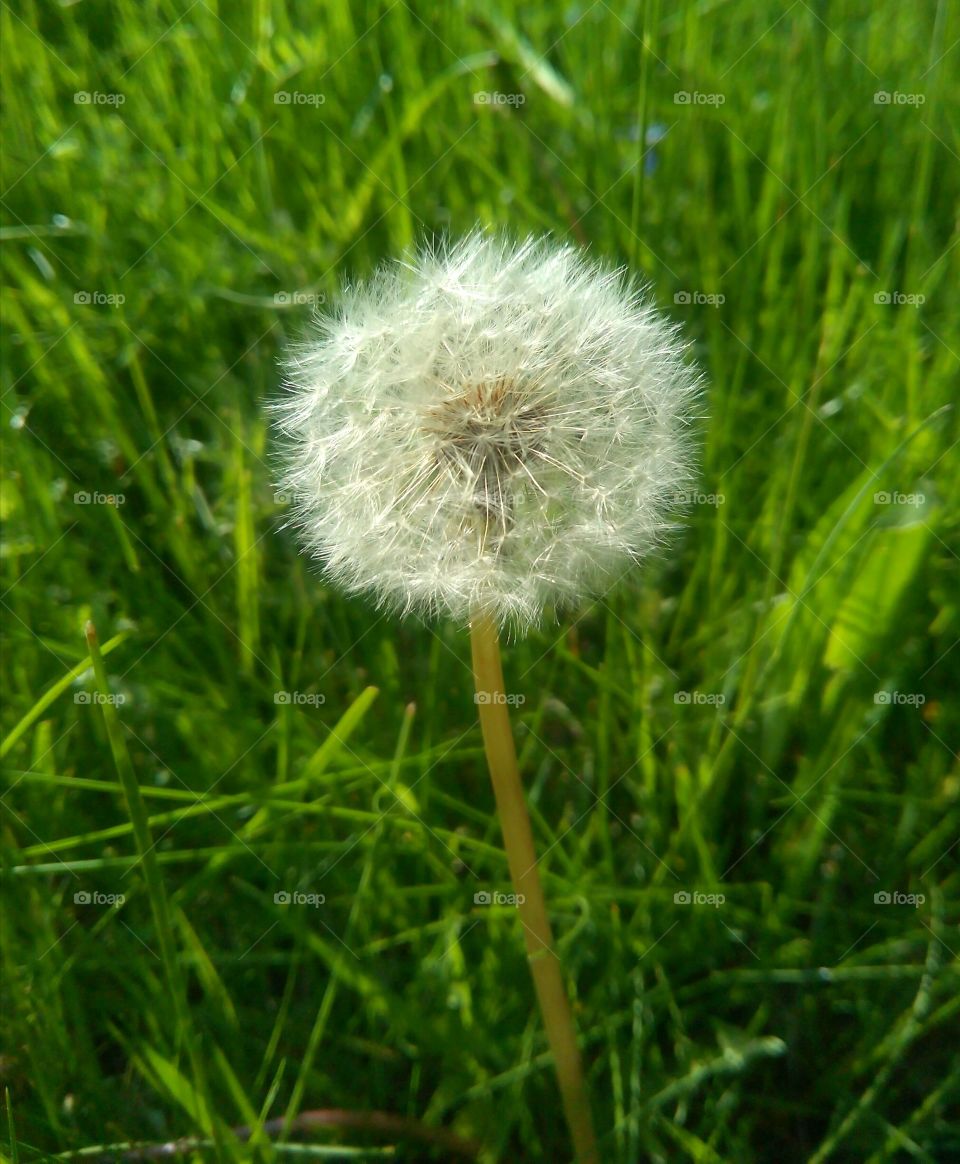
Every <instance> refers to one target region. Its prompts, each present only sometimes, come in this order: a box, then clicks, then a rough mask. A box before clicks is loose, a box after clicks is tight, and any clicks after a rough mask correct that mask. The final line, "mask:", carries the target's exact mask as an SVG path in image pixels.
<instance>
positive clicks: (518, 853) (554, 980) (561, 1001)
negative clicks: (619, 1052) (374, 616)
mask: <svg viewBox="0 0 960 1164" xmlns="http://www.w3.org/2000/svg"><path fill="white" fill-rule="evenodd" d="M470 643H471V649H472V652H473V674H474V681H475V683H476V689H477V694H478V695H479V696H480V699H479V700H478V707H479V711H480V727H481V729H482V730H483V744H484V748H485V750H486V753H487V764H488V766H489V768H490V779H491V780H492V781H493V791H494V795H495V797H496V801H497V812H498V814H499V816H500V827H501V829H502V831H503V841H504V846H505V848H506V852H507V862H508V864H509V866H510V876H511V879H512V881H513V886H514V889H515V890H516V893H517V896H518V898H519V901H520V904H519V905H518V909H519V913H520V921H521V922H522V923H523V936H524V941H525V942H526V947H527V961H528V962H529V964H530V973H531V974H532V975H533V983H534V987H535V989H536V992H537V1001H538V1002H539V1004H540V1013H541V1015H542V1016H543V1025H544V1027H545V1028H546V1032H547V1041H548V1042H549V1044H550V1050H551V1051H552V1052H553V1059H554V1064H555V1066H556V1070H557V1078H558V1081H559V1084H560V1095H561V1098H562V1101H563V1111H564V1115H565V1116H566V1120H567V1124H568V1126H569V1128H570V1133H571V1136H572V1138H573V1144H574V1148H575V1150H576V1155H577V1161H578V1164H598V1162H599V1159H600V1158H599V1156H598V1154H597V1142H596V1135H595V1133H594V1130H593V1118H592V1116H591V1114H590V1103H589V1100H588V1099H587V1092H586V1087H585V1085H584V1079H583V1067H582V1064H581V1061H580V1051H579V1048H578V1047H577V1038H576V1033H575V1031H574V1028H573V1015H572V1013H571V1011H570V1002H569V1000H568V998H567V992H566V988H565V987H564V984H563V978H562V976H561V973H560V959H559V958H558V957H557V954H556V952H555V951H554V948H553V935H552V933H551V931H550V921H549V919H548V917H547V908H546V904H545V902H544V898H543V886H542V885H541V883H540V873H539V870H538V867H537V854H536V850H535V849H534V846H533V833H532V832H531V829H530V817H529V814H528V813H527V805H526V800H525V799H524V794H523V786H522V784H521V783H520V772H519V769H518V767H517V754H516V749H515V748H514V744H513V733H512V732H511V730H510V716H509V712H508V711H507V704H506V697H505V694H504V690H503V669H502V667H501V664H500V644H499V640H498V636H497V629H496V626H495V624H494V623H493V621H492V620H491V619H490V618H489V617H488V616H487V615H485V614H479V613H478V614H476V615H475V616H474V617H473V619H472V620H471V622H470Z"/></svg>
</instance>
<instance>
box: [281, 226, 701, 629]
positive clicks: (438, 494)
mask: <svg viewBox="0 0 960 1164" xmlns="http://www.w3.org/2000/svg"><path fill="white" fill-rule="evenodd" d="M685 349H686V345H685V343H684V341H683V340H682V338H681V336H680V334H679V331H678V329H677V328H676V326H675V325H672V324H670V323H668V322H666V321H665V320H664V318H663V317H662V316H660V315H659V313H658V312H657V311H656V310H655V309H654V308H653V307H652V306H651V305H650V303H649V302H648V301H647V299H646V297H645V295H644V293H643V291H642V290H640V289H638V288H637V287H636V286H635V285H634V284H632V283H631V282H630V281H629V280H628V279H627V278H626V277H625V276H624V274H623V272H622V271H617V270H612V269H609V268H607V267H605V266H603V265H602V264H600V263H597V262H595V261H593V260H590V259H588V258H587V257H586V256H585V255H584V253H583V252H582V251H579V250H577V249H576V248H575V247H573V246H570V245H565V244H557V243H555V242H552V241H550V240H547V239H527V240H526V241H523V242H519V243H517V242H513V241H511V240H509V239H507V238H505V237H503V236H499V235H492V234H487V233H484V232H482V231H480V230H477V231H475V232H473V233H472V234H470V235H468V236H467V237H466V238H464V239H462V240H460V241H458V242H453V243H449V242H444V243H440V244H437V245H436V246H432V247H425V248H424V249H422V250H421V251H420V252H419V253H418V254H417V255H416V256H415V257H414V258H413V259H412V260H410V261H409V262H403V263H395V264H391V265H388V266H384V267H382V268H381V269H380V270H379V271H378V272H377V273H376V274H375V275H374V277H373V278H372V279H371V280H370V281H369V282H368V283H366V284H362V285H358V286H355V287H352V288H348V289H346V290H345V292H344V294H343V295H342V297H341V300H340V304H339V308H338V310H337V312H336V314H333V315H323V316H319V317H318V318H317V320H316V334H315V335H314V336H312V337H311V338H310V339H309V340H307V341H306V342H304V343H302V344H300V345H299V346H297V347H296V348H294V349H293V350H292V351H291V354H290V356H289V359H288V364H287V378H286V390H285V393H284V396H283V397H282V399H281V400H280V401H278V402H277V404H276V405H275V407H274V411H275V414H276V423H277V426H278V429H279V430H280V433H281V436H282V439H283V442H284V446H285V451H284V456H283V471H282V476H281V480H280V482H279V484H280V486H281V487H282V488H283V489H284V490H285V491H286V492H288V493H290V494H291V495H292V496H293V497H294V499H295V500H294V505H293V510H292V521H293V523H294V524H295V525H296V526H297V527H298V529H299V531H300V533H301V536H302V539H303V541H304V544H305V545H306V547H307V548H308V549H309V550H310V551H311V553H312V554H313V555H314V556H315V557H316V558H317V559H318V560H319V561H320V562H321V563H322V564H323V567H324V569H325V570H326V572H327V574H328V575H329V577H330V578H331V579H332V580H333V581H335V582H336V583H338V584H339V585H341V586H342V587H343V588H345V589H346V590H347V591H350V592H368V593H371V594H372V595H374V596H375V598H376V599H377V601H378V602H379V603H380V604H381V605H383V606H389V607H391V608H393V609H396V610H398V611H400V612H402V613H410V612H416V613H419V614H422V615H427V616H437V615H447V616H450V617H453V618H454V619H456V620H458V621H460V622H466V621H468V620H469V618H470V617H471V615H472V614H474V613H475V612H482V613H484V614H487V615H489V616H490V617H492V618H493V619H494V620H495V622H496V623H497V624H498V625H499V626H507V627H510V628H511V629H514V630H519V631H522V630H526V629H528V628H529V627H530V626H533V625H535V624H537V623H538V622H540V621H541V619H542V617H543V614H544V611H545V610H546V608H547V607H548V606H552V607H554V608H555V609H560V608H563V607H565V606H570V605H573V604H576V603H577V602H579V601H580V600H582V599H583V598H584V597H585V596H587V595H588V594H591V593H596V592H597V591H599V590H601V589H603V588H605V587H606V586H609V585H610V584H612V583H613V582H614V581H616V580H617V578H618V577H619V576H620V575H621V574H622V573H624V572H625V571H626V570H627V569H628V568H629V567H630V565H631V564H633V563H635V562H637V561H640V560H642V559H643V558H644V557H646V556H647V555H648V554H649V553H650V552H651V551H652V550H653V549H654V548H655V547H657V546H658V545H659V544H660V543H661V542H662V540H663V537H664V535H665V534H666V533H667V532H668V531H669V530H670V529H671V528H673V526H674V524H675V522H674V515H675V513H676V511H677V509H678V507H679V498H680V496H681V495H682V493H683V491H684V490H685V489H686V488H687V487H688V486H689V484H690V482H691V480H692V465H693V448H692V439H691V422H692V420H693V419H694V415H695V411H696V405H697V400H698V397H699V393H700V377H699V374H698V373H697V371H696V369H695V368H693V367H691V366H690V364H689V363H688V362H687V360H686V359H685Z"/></svg>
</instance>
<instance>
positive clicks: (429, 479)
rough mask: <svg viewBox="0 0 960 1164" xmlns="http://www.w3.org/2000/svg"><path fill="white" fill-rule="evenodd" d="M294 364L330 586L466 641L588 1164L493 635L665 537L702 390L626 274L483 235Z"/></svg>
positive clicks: (285, 419)
mask: <svg viewBox="0 0 960 1164" xmlns="http://www.w3.org/2000/svg"><path fill="white" fill-rule="evenodd" d="M317 323H318V327H319V334H318V335H317V336H316V338H314V339H311V340H310V341H308V342H306V343H303V344H301V345H300V346H299V347H297V348H295V349H294V350H293V352H292V355H291V358H290V361H289V364H288V380H287V392H286V395H285V396H284V398H283V399H282V400H281V401H280V402H279V403H278V404H277V405H276V406H275V413H276V417H277V425H278V428H279V429H280V431H281V433H282V435H283V438H284V440H285V442H286V455H285V461H284V471H283V476H282V480H281V482H280V485H281V487H282V488H283V489H284V490H285V491H286V492H287V493H289V494H291V495H292V496H293V499H294V505H293V512H292V521H293V523H294V524H295V525H296V526H297V527H298V528H299V530H300V532H301V535H302V538H303V540H304V543H305V545H306V546H307V547H308V549H309V550H310V551H311V553H312V554H313V555H314V556H315V557H316V558H317V559H318V560H319V561H320V562H321V563H322V565H323V567H324V569H325V570H326V572H327V574H328V575H329V577H330V578H331V580H332V581H334V582H336V583H337V584H339V585H340V586H342V587H343V588H344V589H345V590H347V591H350V592H366V593H369V594H371V595H372V596H373V597H374V598H375V600H376V601H377V602H378V603H379V605H381V606H383V607H388V608H391V609H394V610H397V611H399V612H400V613H411V612H415V613H418V614H421V615H428V616H443V615H445V616H447V617H450V618H453V619H455V620H457V621H458V622H460V623H461V624H468V625H469V627H470V637H471V652H472V661H473V672H474V683H475V687H476V692H477V704H478V708H479V716H480V724H481V728H482V732H483V739H484V748H485V751H486V755H487V762H488V767H489V769H490V776H491V780H492V783H493V788H494V794H495V798H496V802H497V811H498V815H499V817H500V823H501V828H502V831H503V836H504V847H505V850H506V855H507V861H508V864H509V867H510V874H511V878H512V880H513V884H514V888H515V889H516V891H517V899H518V902H519V903H520V904H519V912H520V917H521V920H522V922H523V929H524V940H525V943H526V948H527V957H528V961H529V965H530V971H531V974H532V976H533V980H534V985H535V989H536V993H537V998H538V1002H539V1005H540V1011H541V1014H542V1016H543V1020H544V1027H545V1030H546V1034H547V1039H548V1042H549V1045H550V1049H551V1051H552V1053H553V1058H554V1064H555V1067H556V1072H557V1079H558V1084H559V1088H560V1094H561V1099H562V1102H563V1109H564V1114H565V1117H566V1120H567V1124H568V1126H569V1128H570V1131H571V1136H572V1139H573V1143H574V1147H575V1150H576V1154H577V1159H578V1160H579V1161H581V1164H596V1162H597V1161H598V1160H599V1156H598V1149H597V1142H596V1136H595V1133H594V1128H593V1120H592V1116H591V1112H590V1105H589V1101H588V1099H587V1093H586V1087H585V1084H584V1077H583V1067H582V1062H581V1058H580V1051H579V1048H578V1045H577V1040H576V1034H575V1030H574V1025H573V1018H572V1015H571V1011H570V1005H569V1001H568V997H567V992H566V989H565V986H564V983H563V978H562V975H561V969H560V964H559V961H558V959H557V956H556V954H555V952H554V945H553V936H552V932H551V927H550V922H549V918H548V915H547V910H546V904H545V901H544V896H543V889H542V886H541V883H540V875H539V871H538V867H537V856H536V851H535V848H534V843H533V834H532V831H531V828H530V819H529V815H528V813H527V808H526V803H525V799H524V794H523V786H522V783H521V780H520V775H519V770H518V766H517V758H516V749H515V746H514V742H513V735H512V732H511V729H510V721H509V714H508V710H507V698H506V696H505V694H504V682H503V672H502V665H501V658H500V647H499V632H500V631H501V630H502V629H504V628H509V629H510V630H513V631H516V632H523V631H525V630H527V629H529V628H530V627H532V626H535V625H537V624H538V623H540V622H541V620H542V619H543V617H544V615H545V612H546V610H547V608H548V607H550V608H552V609H553V610H559V609H562V608H563V607H567V606H571V605H573V604H575V603H577V602H579V601H581V600H582V599H583V598H584V596H586V595H587V594H590V593H595V592H597V591H598V590H600V589H602V588H605V587H607V586H609V585H611V584H612V583H613V582H614V581H616V579H617V578H618V576H619V575H620V574H622V573H624V572H626V570H627V569H629V567H630V566H631V565H633V564H634V563H636V562H638V561H641V560H642V559H643V558H645V557H646V556H647V555H648V554H649V553H650V552H651V551H652V550H653V549H655V548H656V547H657V546H658V545H659V544H660V543H661V542H662V540H663V537H664V535H665V534H666V533H667V532H668V531H669V530H670V529H671V528H672V527H673V525H674V515H675V512H676V509H677V505H678V501H679V499H680V498H681V497H682V496H683V493H684V491H685V490H686V488H687V486H688V485H689V484H690V483H691V480H692V447H691V435H690V430H691V420H692V416H693V410H694V407H695V404H696V400H697V397H698V394H699V390H700V380H699V376H698V374H697V372H696V371H695V370H694V369H692V368H691V367H690V366H689V365H688V364H687V363H686V361H685V360H684V354H685V344H684V343H683V341H682V339H681V337H680V335H679V332H678V330H677V328H675V327H674V326H673V325H671V324H669V323H667V322H666V321H665V320H664V319H663V318H662V317H661V316H660V315H659V314H658V313H657V311H656V310H655V309H654V308H653V307H652V306H651V305H650V304H649V302H648V301H647V300H646V298H645V297H644V294H643V292H642V291H640V290H638V289H637V288H636V287H635V286H634V285H633V284H632V283H631V282H630V281H629V280H628V279H627V278H626V277H625V276H624V274H623V272H621V271H618V270H613V269H610V268H608V267H605V266H603V265H601V264H599V263H596V262H594V261H591V260H589V259H587V258H586V257H585V256H584V255H583V253H582V252H580V251H578V250H576V249H575V248H574V247H572V246H568V245H558V244H555V243H553V242H550V241H548V240H538V239H528V240H526V241H525V242H521V243H514V242H512V241H510V240H508V239H506V238H503V237H499V236H496V235H488V234H485V233H483V232H482V231H479V230H478V231H475V232H474V233H472V234H470V235H468V236H467V237H466V238H465V239H463V240H461V241H460V242H456V243H452V244H441V245H439V246H437V247H433V248H426V249H424V250H423V251H421V252H420V253H419V254H418V255H416V256H415V257H414V259H413V260H412V261H411V262H409V263H398V264H395V265H393V266H390V267H384V268H381V269H380V270H379V271H378V272H377V274H376V275H375V277H374V278H373V279H372V280H371V281H370V282H369V283H368V284H367V285H361V286H357V287H354V288H351V289H349V290H347V291H346V292H345V293H344V295H343V297H342V300H341V303H340V308H339V311H338V313H337V314H336V315H335V316H329V315H328V316H321V317H319V318H318V321H317Z"/></svg>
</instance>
